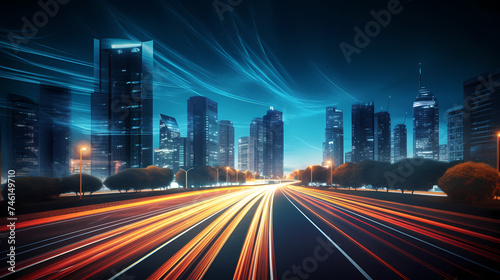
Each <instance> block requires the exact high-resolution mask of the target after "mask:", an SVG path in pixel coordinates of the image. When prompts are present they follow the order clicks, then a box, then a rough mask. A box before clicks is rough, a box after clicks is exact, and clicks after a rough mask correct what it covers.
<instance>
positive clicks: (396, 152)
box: [392, 124, 408, 162]
mask: <svg viewBox="0 0 500 280" xmlns="http://www.w3.org/2000/svg"><path fill="white" fill-rule="evenodd" d="M392 142H393V157H394V162H398V161H400V160H403V159H405V158H406V157H407V156H408V155H407V146H406V144H407V135H406V125H404V124H397V125H396V126H395V127H394V130H393V135H392Z"/></svg>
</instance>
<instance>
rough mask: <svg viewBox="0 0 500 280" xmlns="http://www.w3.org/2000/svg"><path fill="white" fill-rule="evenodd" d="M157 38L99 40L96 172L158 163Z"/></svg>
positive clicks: (94, 125)
mask: <svg viewBox="0 0 500 280" xmlns="http://www.w3.org/2000/svg"><path fill="white" fill-rule="evenodd" d="M152 71H153V41H148V42H137V41H131V40H123V39H102V40H98V39H94V80H95V86H94V92H93V93H92V97H91V103H92V104H91V106H92V107H91V120H92V132H91V133H92V135H91V169H92V175H94V176H97V177H99V178H106V177H108V176H109V175H112V174H116V173H117V172H118V171H120V170H123V169H126V168H136V167H147V166H149V165H152V164H153V84H152V81H153V73H152Z"/></svg>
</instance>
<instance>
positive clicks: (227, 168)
mask: <svg viewBox="0 0 500 280" xmlns="http://www.w3.org/2000/svg"><path fill="white" fill-rule="evenodd" d="M228 170H229V166H228V167H226V186H229V183H228V181H227V171H228Z"/></svg>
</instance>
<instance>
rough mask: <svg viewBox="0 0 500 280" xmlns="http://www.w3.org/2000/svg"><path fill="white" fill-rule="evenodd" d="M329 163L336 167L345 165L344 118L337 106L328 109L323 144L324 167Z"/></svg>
mask: <svg viewBox="0 0 500 280" xmlns="http://www.w3.org/2000/svg"><path fill="white" fill-rule="evenodd" d="M328 161H331V162H333V165H334V166H340V165H342V164H343V163H344V116H343V112H342V110H339V109H337V108H336V107H335V106H329V107H326V128H325V142H323V165H327V164H328Z"/></svg>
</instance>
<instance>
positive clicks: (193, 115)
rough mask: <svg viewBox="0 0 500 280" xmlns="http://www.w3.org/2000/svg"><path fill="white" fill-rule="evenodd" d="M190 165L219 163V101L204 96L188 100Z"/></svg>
mask: <svg viewBox="0 0 500 280" xmlns="http://www.w3.org/2000/svg"><path fill="white" fill-rule="evenodd" d="M187 139H188V146H187V147H188V149H187V153H186V155H187V160H188V161H187V162H188V165H187V166H188V167H193V166H217V165H219V150H220V146H219V121H218V109H217V103H216V102H215V101H212V100H210V99H208V98H206V97H203V96H194V97H191V98H189V100H188V135H187Z"/></svg>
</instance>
